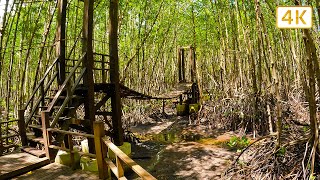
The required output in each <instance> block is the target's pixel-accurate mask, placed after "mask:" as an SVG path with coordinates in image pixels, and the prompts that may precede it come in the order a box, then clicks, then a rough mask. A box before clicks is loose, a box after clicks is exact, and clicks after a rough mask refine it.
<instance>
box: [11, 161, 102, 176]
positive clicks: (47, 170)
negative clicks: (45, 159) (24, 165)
mask: <svg viewBox="0 0 320 180" xmlns="http://www.w3.org/2000/svg"><path fill="white" fill-rule="evenodd" d="M24 179H30V180H51V179H54V180H60V179H61V180H65V179H79V180H82V179H83V180H87V179H88V180H93V179H99V176H98V174H95V173H92V172H88V171H81V170H76V171H73V170H71V168H69V167H68V166H64V165H61V164H57V163H52V164H49V165H46V166H44V167H42V168H40V169H37V170H34V171H32V172H29V173H27V174H24V175H21V176H19V177H16V178H14V180H24Z"/></svg>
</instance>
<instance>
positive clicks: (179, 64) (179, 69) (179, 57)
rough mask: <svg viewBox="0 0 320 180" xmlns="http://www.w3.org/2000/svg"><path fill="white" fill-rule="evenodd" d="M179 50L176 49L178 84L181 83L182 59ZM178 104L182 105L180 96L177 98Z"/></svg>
mask: <svg viewBox="0 0 320 180" xmlns="http://www.w3.org/2000/svg"><path fill="white" fill-rule="evenodd" d="M181 52H182V51H181V48H178V73H179V83H181V82H182V65H181V59H182V57H181V56H182V53H181ZM179 104H180V105H182V95H180V96H179Z"/></svg>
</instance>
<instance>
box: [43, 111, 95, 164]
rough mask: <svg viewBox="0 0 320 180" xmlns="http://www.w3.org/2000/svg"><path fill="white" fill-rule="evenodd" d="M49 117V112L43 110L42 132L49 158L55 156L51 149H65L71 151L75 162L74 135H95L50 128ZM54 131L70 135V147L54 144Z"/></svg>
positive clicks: (71, 158) (87, 136)
mask: <svg viewBox="0 0 320 180" xmlns="http://www.w3.org/2000/svg"><path fill="white" fill-rule="evenodd" d="M48 118H49V112H46V111H42V113H41V119H42V132H43V138H44V149H45V152H46V156H47V158H49V159H52V158H53V157H51V153H50V149H57V150H63V151H66V152H69V153H70V160H71V164H74V154H75V153H76V151H74V150H73V142H72V139H73V136H80V137H85V138H94V135H92V134H86V133H77V132H71V131H64V130H60V129H56V128H50V126H49V121H48ZM53 132H55V133H58V134H62V135H66V136H67V137H68V147H63V146H57V145H54V144H52V136H51V134H52V133H53ZM77 153H79V154H80V155H85V156H89V157H92V158H95V157H96V155H95V154H91V153H84V152H78V151H77Z"/></svg>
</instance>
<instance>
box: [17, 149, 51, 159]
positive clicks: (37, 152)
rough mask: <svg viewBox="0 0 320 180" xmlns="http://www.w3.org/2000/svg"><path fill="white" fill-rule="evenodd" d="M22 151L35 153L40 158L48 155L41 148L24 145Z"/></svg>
mask: <svg viewBox="0 0 320 180" xmlns="http://www.w3.org/2000/svg"><path fill="white" fill-rule="evenodd" d="M21 151H23V152H26V153H29V154H31V155H34V156H36V157H38V158H43V157H46V152H45V151H43V150H40V149H36V148H34V147H22V148H21Z"/></svg>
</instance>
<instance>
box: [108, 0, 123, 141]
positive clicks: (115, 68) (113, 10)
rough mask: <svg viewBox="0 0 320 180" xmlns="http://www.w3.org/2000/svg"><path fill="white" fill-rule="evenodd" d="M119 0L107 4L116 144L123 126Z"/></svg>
mask: <svg viewBox="0 0 320 180" xmlns="http://www.w3.org/2000/svg"><path fill="white" fill-rule="evenodd" d="M118 14H119V0H110V6H109V21H110V26H109V54H110V81H111V83H112V84H113V91H112V92H113V94H112V96H111V108H112V127H113V132H114V137H113V140H114V143H115V144H116V145H117V146H121V145H122V144H123V128H122V121H121V113H122V111H121V96H120V79H119V54H118V24H119V22H118V19H119V17H118V16H119V15H118Z"/></svg>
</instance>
